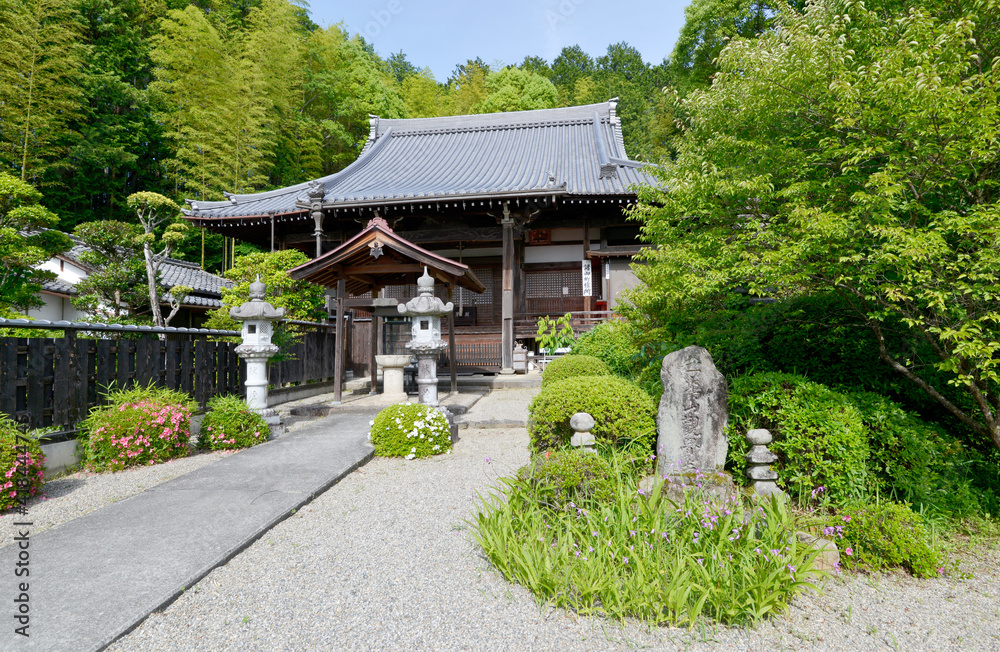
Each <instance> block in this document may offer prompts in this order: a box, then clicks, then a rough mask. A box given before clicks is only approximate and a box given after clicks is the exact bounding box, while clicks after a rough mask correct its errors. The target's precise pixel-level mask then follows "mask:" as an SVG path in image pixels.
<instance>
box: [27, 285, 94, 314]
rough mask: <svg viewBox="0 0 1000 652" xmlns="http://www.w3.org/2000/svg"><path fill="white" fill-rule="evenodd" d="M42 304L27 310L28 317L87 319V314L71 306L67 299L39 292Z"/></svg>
mask: <svg viewBox="0 0 1000 652" xmlns="http://www.w3.org/2000/svg"><path fill="white" fill-rule="evenodd" d="M41 298H42V301H44V302H45V303H44V305H43V306H42V307H41V308H35V309H33V310H29V311H28V316H29V317H34V318H35V319H47V320H48V321H63V320H65V321H87V318H88V317H89V315H87V314H86V313H83V312H80V311H79V310H77V309H76V308H74V307H73V304H72V302H71V301H70V300H69V299H64V298H62V297H57V296H53V295H51V294H45V293H44V292H43V293H42V294H41Z"/></svg>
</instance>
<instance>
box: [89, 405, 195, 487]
mask: <svg viewBox="0 0 1000 652" xmlns="http://www.w3.org/2000/svg"><path fill="white" fill-rule="evenodd" d="M106 398H107V399H108V401H109V402H110V403H109V405H105V406H102V407H98V408H94V409H92V410H91V411H90V414H89V415H88V416H87V418H86V420H84V421H83V423H82V424H81V425H82V430H83V439H82V440H81V442H80V444H81V447H82V449H83V452H84V455H85V457H86V461H87V467H88V468H91V469H94V470H96V471H105V470H109V471H120V470H122V469H124V468H128V467H130V466H142V465H147V464H159V463H160V462H166V461H167V460H169V459H173V458H175V457H185V456H186V455H187V454H188V439H190V438H191V411H192V409H193V408H194V405H195V404H194V402H193V401H192V400H191V397H190V396H188V395H187V394H183V393H181V392H175V391H173V390H169V389H164V388H162V387H134V388H132V389H127V390H122V391H117V392H110V393H109V394H108V395H107V397H106Z"/></svg>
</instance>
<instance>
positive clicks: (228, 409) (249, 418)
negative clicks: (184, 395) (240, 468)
mask: <svg viewBox="0 0 1000 652" xmlns="http://www.w3.org/2000/svg"><path fill="white" fill-rule="evenodd" d="M270 434H271V429H270V428H269V427H268V425H267V422H266V421H264V418H263V417H261V416H260V415H259V414H257V413H256V412H254V411H253V410H251V409H250V406H248V405H247V404H246V401H244V400H243V399H242V398H240V397H239V396H216V397H215V398H213V399H212V400H210V401H209V402H208V414H206V415H205V420H204V421H202V423H201V433H200V434H199V435H198V446H199V447H200V448H210V449H212V450H214V451H217V450H225V449H234V448H247V447H249V446H254V445H256V444H260V443H261V442H265V441H267V438H268V436H269V435H270Z"/></svg>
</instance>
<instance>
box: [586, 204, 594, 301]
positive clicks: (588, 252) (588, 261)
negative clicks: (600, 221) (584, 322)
mask: <svg viewBox="0 0 1000 652" xmlns="http://www.w3.org/2000/svg"><path fill="white" fill-rule="evenodd" d="M583 260H584V261H586V262H587V264H588V265H590V264H591V262H590V220H584V221H583ZM591 278H593V275H591ZM590 287H591V290H590V294H588V295H586V296H584V297H583V311H584V312H590V311H591V310H593V309H594V308H593V305H594V304H593V294H594V290H593V287H594V283H593V281H591V283H590ZM587 316H588V317H589V316H590V315H587Z"/></svg>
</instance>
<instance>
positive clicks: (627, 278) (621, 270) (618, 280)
mask: <svg viewBox="0 0 1000 652" xmlns="http://www.w3.org/2000/svg"><path fill="white" fill-rule="evenodd" d="M610 260H611V301H610V302H608V307H609V308H611V309H614V305H615V304H616V303H617V302H618V301H619V295H620V294H621V293H622V291H623V290H626V289H629V288H634V287H635V286H637V285H639V283H641V281H640V280H639V279H638V278H636V276H635V273H634V272H633V271H632V269H631V268H630V267H629V265H630V263H631V262H632V259H631V258H630V257H628V256H623V257H621V258H611V259H610Z"/></svg>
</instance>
